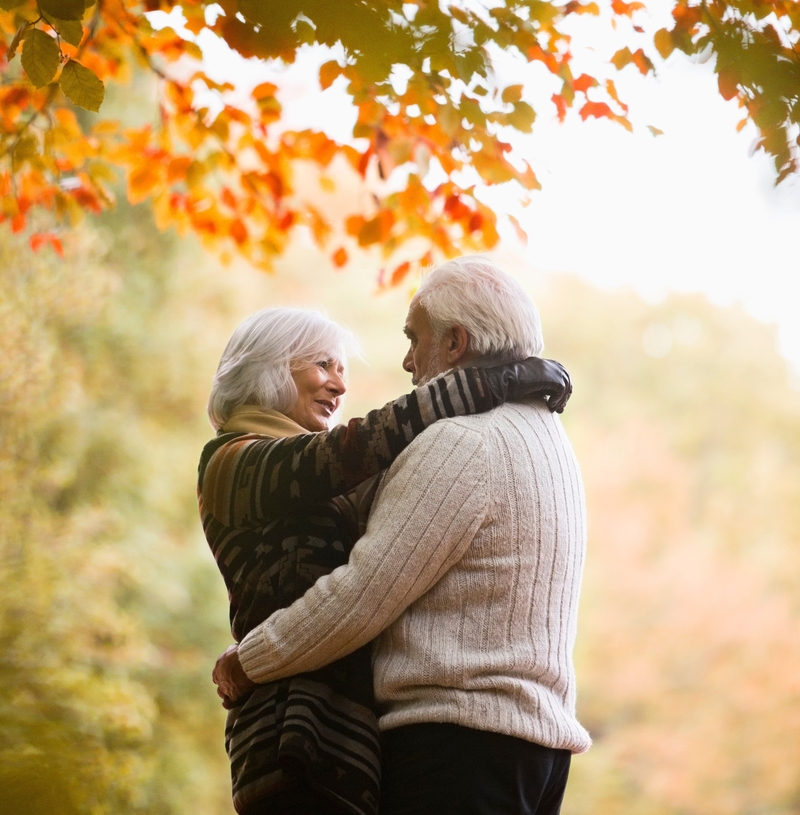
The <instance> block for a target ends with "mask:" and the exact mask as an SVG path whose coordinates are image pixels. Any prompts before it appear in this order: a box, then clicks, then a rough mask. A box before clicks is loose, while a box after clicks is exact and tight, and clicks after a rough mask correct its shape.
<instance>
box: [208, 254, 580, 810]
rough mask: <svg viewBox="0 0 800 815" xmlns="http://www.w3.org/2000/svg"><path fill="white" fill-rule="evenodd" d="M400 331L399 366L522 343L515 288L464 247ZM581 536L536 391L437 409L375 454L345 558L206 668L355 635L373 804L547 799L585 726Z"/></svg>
mask: <svg viewBox="0 0 800 815" xmlns="http://www.w3.org/2000/svg"><path fill="white" fill-rule="evenodd" d="M405 331H406V335H407V336H408V339H409V341H410V348H409V351H408V353H407V355H406V357H405V359H404V361H403V367H404V368H405V370H407V371H408V372H410V373H411V375H412V381H413V382H414V384H419V383H422V382H425V381H427V380H428V379H431V378H433V377H435V376H436V375H437V374H439V373H441V372H442V371H445V370H447V369H450V368H453V367H457V366H461V365H466V364H467V363H470V364H472V365H474V364H481V363H484V362H485V363H490V362H491V363H497V362H501V361H509V360H515V359H522V358H524V357H527V356H530V355H536V354H539V353H541V350H542V337H541V329H540V326H539V318H538V314H537V312H536V307H535V306H534V304H533V302H532V301H531V299H530V298H529V297H528V295H527V294H526V293H525V292H524V290H523V289H522V288H521V287H520V286H519V285H518V284H517V283H516V282H515V281H514V280H513V278H511V277H509V276H508V275H507V274H505V273H504V272H503V271H501V270H500V269H498V268H497V267H496V266H495V265H494V264H493V263H492V262H491V261H489V260H487V259H486V258H482V257H477V256H473V257H464V258H460V259H457V260H454V261H449V262H447V263H445V264H443V265H442V266H440V267H438V268H437V269H435V270H434V271H433V272H431V273H430V274H429V275H427V276H426V277H425V279H424V280H423V283H422V285H421V287H420V289H419V291H418V292H417V294H416V296H415V297H414V299H413V301H412V303H411V307H410V309H409V313H408V318H407V320H406V326H405ZM584 547H585V514H584V501H583V487H582V482H581V477H580V472H579V470H578V466H577V463H576V461H575V457H574V455H573V452H572V449H571V447H570V445H569V442H568V440H567V438H566V435H565V433H564V431H563V429H562V427H561V424H560V422H559V420H558V418H557V417H556V416H555V415H554V414H552V413H551V412H550V411H549V410H548V408H547V406H546V405H545V404H544V403H543V402H541V401H533V400H531V401H530V402H525V403H514V404H510V403H509V404H506V405H502V406H501V407H498V408H496V409H495V410H493V411H490V412H489V413H485V414H482V415H477V416H470V417H466V418H457V419H445V420H442V421H440V422H438V423H437V424H436V425H434V426H433V427H431V428H430V429H428V430H426V431H425V433H423V434H422V435H421V436H420V437H418V438H417V439H416V440H415V441H414V442H413V443H412V444H411V445H410V446H409V447H408V449H407V450H406V451H405V452H404V453H403V454H401V456H400V457H399V458H398V459H397V460H396V461H395V463H394V464H393V465H392V466H391V467H390V468H389V470H388V471H387V472H386V474H385V476H384V479H383V482H382V484H381V487H380V491H379V493H378V495H377V497H376V499H375V503H374V506H373V508H372V512H371V514H370V518H369V523H368V526H367V530H366V533H365V534H364V536H363V537H362V538H361V539H360V541H359V542H358V543H357V544H356V546H355V548H354V549H353V552H352V554H351V557H350V561H349V563H348V564H347V565H346V566H342V567H340V568H338V569H336V570H335V571H334V572H332V573H331V574H330V575H328V576H326V577H323V578H321V579H320V580H318V581H317V583H316V584H315V585H314V586H313V588H311V589H310V590H309V591H308V592H307V593H306V594H305V595H304V596H303V597H302V598H301V599H300V600H298V601H297V602H295V603H294V604H293V605H292V606H290V607H289V608H287V609H283V610H281V611H278V612H277V613H275V614H274V615H273V616H272V617H270V618H269V619H268V620H267V621H266V622H265V623H263V624H262V625H261V626H259V627H258V628H256V629H255V630H254V631H252V632H251V633H250V634H249V635H248V636H247V637H245V638H244V639H243V640H242V642H241V643H240V644H239V646H238V655H237V652H236V650H235V649H232V650H231V649H229V652H226V655H224V656H223V657H222V658H221V660H220V662H219V663H218V666H217V668H216V669H215V680H216V681H217V682H218V684H219V685H220V689H221V691H222V692H223V693H225V694H227V695H229V696H231V697H233V698H235V697H236V696H237V695H238V694H239V693H240V692H241V690H242V689H243V687H244V686H246V685H247V684H248V683H250V682H265V681H269V680H273V679H277V678H280V677H282V676H287V675H291V674H296V673H300V672H302V671H310V670H314V669H316V668H319V667H321V666H323V665H326V664H328V663H330V662H332V661H334V660H336V659H339V658H340V657H342V656H344V655H345V654H347V653H350V652H352V651H354V650H355V649H356V648H358V647H360V646H362V645H363V644H365V643H367V642H369V641H370V640H372V639H375V646H374V683H375V695H376V699H377V701H378V703H379V706H380V727H381V730H382V731H383V733H384V736H385V742H384V778H383V791H382V798H381V813H382V815H473V814H474V815H489V814H490V813H491V815H499V814H500V813H509V814H510V813H515V814H516V813H530V814H531V815H533V813H536V815H555V814H556V813H558V812H559V810H560V807H561V800H562V797H563V794H564V788H565V784H566V780H567V774H568V771H569V762H570V756H571V754H572V753H579V752H582V751H584V750H586V749H587V748H588V747H589V745H590V739H589V736H588V734H587V733H586V731H585V730H584V729H583V727H581V725H580V724H579V723H578V721H577V719H576V718H575V678H574V672H573V667H572V657H571V653H572V648H573V644H574V639H575V629H576V618H577V605H578V594H579V589H580V579H581V570H582V565H583V557H584ZM242 669H243V672H242Z"/></svg>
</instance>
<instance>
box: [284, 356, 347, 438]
mask: <svg viewBox="0 0 800 815" xmlns="http://www.w3.org/2000/svg"><path fill="white" fill-rule="evenodd" d="M292 379H294V384H295V387H296V388H297V404H296V405H295V406H294V407H293V408H292V409H291V410H287V411H286V415H287V416H288V417H289V418H290V419H293V420H294V421H295V422H297V424H299V425H300V427H304V428H305V429H306V430H310V431H311V432H312V433H316V432H318V431H320V430H327V429H328V428H329V426H330V421H331V418H332V417H333V414H334V413H335V412H336V410H337V409H338V407H339V405H340V404H341V401H342V396H344V392H345V391H346V390H347V388H346V386H345V384H344V364H343V363H341V362H339V361H338V360H336V359H325V360H321V361H320V362H317V363H314V364H312V365H309V366H308V367H306V368H300V369H299V370H296V371H292Z"/></svg>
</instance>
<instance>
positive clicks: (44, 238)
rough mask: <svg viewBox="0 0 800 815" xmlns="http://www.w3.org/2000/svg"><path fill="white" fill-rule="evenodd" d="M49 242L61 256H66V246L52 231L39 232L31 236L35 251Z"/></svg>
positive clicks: (32, 247) (32, 246)
mask: <svg viewBox="0 0 800 815" xmlns="http://www.w3.org/2000/svg"><path fill="white" fill-rule="evenodd" d="M47 243H49V244H50V246H52V247H53V250H54V251H55V253H56V254H57V255H58V256H59V257H60V258H63V257H64V246H63V245H62V243H61V241H60V240H59V239H58V238H57V237H56V236H55V235H54V234H53V233H52V232H37V233H36V234H35V235H31V237H30V245H31V249H33V251H34V252H38V251H39V250H40V249H41V248H42V247H43V246H44V245H45V244H47Z"/></svg>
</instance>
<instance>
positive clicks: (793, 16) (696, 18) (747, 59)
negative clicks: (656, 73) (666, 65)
mask: <svg viewBox="0 0 800 815" xmlns="http://www.w3.org/2000/svg"><path fill="white" fill-rule="evenodd" d="M672 16H673V19H674V25H673V27H672V28H671V29H666V28H664V29H661V30H660V31H658V32H657V33H656V35H655V39H654V41H655V46H656V48H657V49H658V51H659V53H660V54H661V56H662V57H664V58H666V57H668V56H669V55H670V54H671V53H672V51H673V50H675V49H678V50H680V51H683V52H684V53H685V54H689V55H692V56H701V57H703V58H708V57H710V56H711V55H712V54H713V55H714V56H715V57H716V63H715V66H714V70H715V72H716V73H717V80H718V85H719V92H720V94H721V96H722V97H723V98H724V99H728V100H733V99H735V100H736V101H737V103H738V105H739V107H741V108H743V110H744V114H745V115H744V118H743V119H742V120H741V121H740V122H739V125H738V127H739V129H742V128H743V127H744V126H745V125H746V124H747V123H748V122H752V123H753V124H754V125H755V126H756V128H757V130H758V133H759V137H758V140H757V142H756V145H755V147H756V149H759V150H763V151H764V152H765V153H767V154H769V155H770V156H772V159H773V162H774V165H775V172H776V183H778V184H779V183H780V182H781V181H783V180H784V179H786V178H788V177H789V176H790V175H792V174H795V173H797V172H798V170H800V160H799V158H798V157H799V156H800V151H799V150H798V146H800V6H798V4H797V3H796V2H793V0H763V1H762V0H759V2H753V1H752V0H726V2H721V0H713V2H702V3H699V4H694V3H690V2H687V1H686V0H679V2H677V3H676V4H675V7H674V9H673V11H672Z"/></svg>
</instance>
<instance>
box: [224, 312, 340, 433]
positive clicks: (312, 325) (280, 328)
mask: <svg viewBox="0 0 800 815" xmlns="http://www.w3.org/2000/svg"><path fill="white" fill-rule="evenodd" d="M355 348H356V341H355V337H354V336H353V335H352V334H351V333H350V332H349V331H348V330H347V329H345V328H342V327H341V326H339V325H337V324H336V323H334V322H333V321H332V320H329V319H328V318H327V317H325V316H323V315H322V314H320V313H319V312H317V311H305V310H302V309H297V308H265V309H262V310H261V311H258V312H256V313H255V314H251V315H250V316H249V317H247V318H246V319H245V320H243V321H242V322H241V323H239V325H238V326H237V327H236V330H235V331H234V332H233V334H232V335H231V338H230V339H229V340H228V344H227V345H226V346H225V350H224V351H223V352H222V358H221V359H220V361H219V367H218V368H217V373H216V374H215V375H214V384H213V386H212V388H211V396H210V397H209V400H208V418H209V420H210V421H211V425H212V427H214V429H215V430H219V428H220V427H222V425H224V424H225V422H227V421H228V419H230V417H231V414H232V413H233V411H234V410H235V409H236V408H237V407H241V406H242V405H255V406H257V407H260V408H262V409H265V410H269V409H272V410H278V411H280V412H281V413H285V412H286V411H288V410H291V409H292V408H293V407H294V405H295V404H296V403H297V388H296V387H295V384H294V380H293V379H292V371H293V370H299V369H302V368H305V367H307V366H309V365H312V364H314V363H316V362H320V361H322V360H327V359H334V360H336V361H338V362H342V363H345V362H346V361H347V352H348V350H354V349H355Z"/></svg>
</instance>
